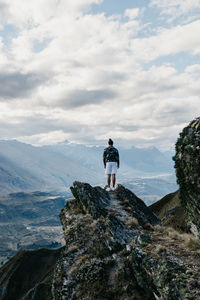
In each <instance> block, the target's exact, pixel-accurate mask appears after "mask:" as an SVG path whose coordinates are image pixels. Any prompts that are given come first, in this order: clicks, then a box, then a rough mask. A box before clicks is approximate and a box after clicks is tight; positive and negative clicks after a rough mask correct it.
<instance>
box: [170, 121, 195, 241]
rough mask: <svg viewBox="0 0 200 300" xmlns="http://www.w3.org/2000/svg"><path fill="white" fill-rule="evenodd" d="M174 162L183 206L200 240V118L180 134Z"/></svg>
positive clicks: (192, 228)
mask: <svg viewBox="0 0 200 300" xmlns="http://www.w3.org/2000/svg"><path fill="white" fill-rule="evenodd" d="M174 161H175V168H176V175H177V182H178V184H179V185H180V199H181V204H182V206H183V207H184V209H185V212H186V214H187V217H188V220H189V222H190V225H191V230H192V232H193V233H194V234H195V235H196V236H197V237H198V238H200V118H197V119H195V120H194V121H192V122H191V123H190V124H189V125H188V126H187V127H185V128H184V129H183V131H182V132H181V133H180V137H179V138H178V140H177V143H176V155H175V156H174Z"/></svg>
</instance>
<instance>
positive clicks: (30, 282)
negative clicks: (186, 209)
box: [0, 182, 200, 300]
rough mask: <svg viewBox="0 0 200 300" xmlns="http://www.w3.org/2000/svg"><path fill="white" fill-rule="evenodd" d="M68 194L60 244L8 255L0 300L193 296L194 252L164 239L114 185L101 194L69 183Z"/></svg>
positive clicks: (151, 218) (144, 211) (0, 275)
mask: <svg viewBox="0 0 200 300" xmlns="http://www.w3.org/2000/svg"><path fill="white" fill-rule="evenodd" d="M71 190H72V193H73V195H74V198H73V199H70V200H68V202H67V204H66V205H65V207H64V208H63V209H62V211H61V213H60V220H61V223H62V226H63V232H64V237H65V243H66V245H65V246H64V247H63V248H62V249H59V250H57V251H52V250H39V251H38V252H35V251H28V252H20V253H19V254H18V256H17V255H16V256H15V257H13V258H12V259H11V260H10V261H9V262H8V263H7V264H5V265H4V266H3V267H2V268H1V269H0V299H1V300H11V299H12V300H13V299H15V300H50V299H51V300H94V299H96V300H111V299H112V300H113V299H115V300H125V299H126V300H144V299H145V300H158V299H160V300H177V299H178V300H179V299H180V300H187V299H188V300H189V299H191V300H192V299H199V298H200V283H199V281H198V279H199V272H200V264H199V257H198V255H197V252H196V251H191V249H189V248H187V247H186V246H185V245H183V240H182V237H179V236H177V234H176V235H174V236H173V235H172V234H170V235H168V232H167V230H166V229H164V230H163V228H164V227H162V226H161V221H160V219H159V218H158V217H157V216H156V215H155V214H154V213H153V212H152V211H151V210H150V209H149V208H148V207H147V206H146V205H145V204H144V202H143V201H142V200H141V199H139V198H138V197H137V196H136V195H134V194H133V193H132V192H131V191H129V190H128V189H126V188H124V187H123V186H122V185H119V186H118V188H117V189H116V191H115V192H110V193H108V192H106V191H105V190H103V189H102V188H100V187H92V186H90V185H89V184H87V183H80V182H75V183H74V185H73V187H72V188H71ZM45 251H46V252H45ZM13 295H14V298H13Z"/></svg>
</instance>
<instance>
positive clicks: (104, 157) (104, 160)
mask: <svg viewBox="0 0 200 300" xmlns="http://www.w3.org/2000/svg"><path fill="white" fill-rule="evenodd" d="M103 164H104V168H105V167H106V149H105V150H104V152H103Z"/></svg>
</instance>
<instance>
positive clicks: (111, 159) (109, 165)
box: [103, 139, 119, 192]
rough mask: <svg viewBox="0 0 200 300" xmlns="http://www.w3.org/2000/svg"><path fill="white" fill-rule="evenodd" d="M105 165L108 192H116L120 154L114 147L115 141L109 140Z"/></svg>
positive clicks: (104, 155) (105, 154) (104, 154)
mask: <svg viewBox="0 0 200 300" xmlns="http://www.w3.org/2000/svg"><path fill="white" fill-rule="evenodd" d="M103 163H104V168H105V169H106V171H105V173H106V175H107V185H106V187H105V188H106V190H107V191H108V192H109V191H111V190H112V191H114V190H115V183H116V173H117V169H118V168H119V152H118V150H117V149H116V148H115V147H113V141H112V140H111V139H109V140H108V147H107V148H105V149H104V153H103ZM111 175H112V187H111V186H110V185H111Z"/></svg>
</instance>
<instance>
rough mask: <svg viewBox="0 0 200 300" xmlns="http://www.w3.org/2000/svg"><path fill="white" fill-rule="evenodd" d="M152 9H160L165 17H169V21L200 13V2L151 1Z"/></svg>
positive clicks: (180, 0) (181, 0) (192, 0)
mask: <svg viewBox="0 0 200 300" xmlns="http://www.w3.org/2000/svg"><path fill="white" fill-rule="evenodd" d="M150 7H158V8H160V9H161V11H162V14H163V15H167V16H169V21H173V20H174V19H176V18H178V17H181V16H183V15H188V14H189V13H193V15H198V13H199V12H200V0H184V1H183V0H151V2H150Z"/></svg>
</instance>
